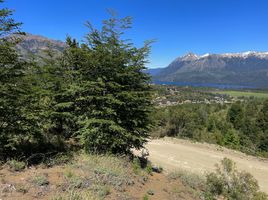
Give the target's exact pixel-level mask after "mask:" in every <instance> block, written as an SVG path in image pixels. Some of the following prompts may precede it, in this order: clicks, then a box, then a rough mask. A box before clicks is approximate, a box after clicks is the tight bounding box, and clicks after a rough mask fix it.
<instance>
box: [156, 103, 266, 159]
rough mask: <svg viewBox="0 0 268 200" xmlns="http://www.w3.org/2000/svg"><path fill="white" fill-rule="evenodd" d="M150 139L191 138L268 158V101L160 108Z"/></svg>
mask: <svg viewBox="0 0 268 200" xmlns="http://www.w3.org/2000/svg"><path fill="white" fill-rule="evenodd" d="M153 118H154V120H155V122H156V128H155V129H154V130H153V131H152V136H154V137H163V136H172V137H180V138H190V139H193V140H197V141H204V142H209V143H216V144H219V145H222V146H226V147H229V148H233V149H237V150H241V151H243V152H246V153H249V154H255V155H256V154H258V155H262V156H266V157H267V156H268V100H248V101H245V102H236V103H233V104H231V105H226V104H225V105H221V104H185V105H177V106H171V107H165V108H159V109H157V110H156V112H154V115H153Z"/></svg>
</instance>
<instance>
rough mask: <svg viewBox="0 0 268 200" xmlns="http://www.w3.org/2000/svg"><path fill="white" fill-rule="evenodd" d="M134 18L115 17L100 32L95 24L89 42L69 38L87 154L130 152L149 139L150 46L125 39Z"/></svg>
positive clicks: (79, 133) (67, 61)
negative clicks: (146, 64)
mask: <svg viewBox="0 0 268 200" xmlns="http://www.w3.org/2000/svg"><path fill="white" fill-rule="evenodd" d="M130 25H131V19H130V18H128V17H127V18H124V19H116V18H111V19H109V20H106V21H104V22H103V27H102V29H101V30H98V29H95V28H94V27H93V26H92V25H91V24H90V23H87V26H88V27H89V30H90V32H89V34H87V35H86V42H85V43H83V44H81V45H79V44H78V43H76V41H72V39H70V38H69V39H68V41H69V42H68V43H69V48H68V49H67V52H66V53H65V56H64V60H65V61H64V62H65V67H66V69H69V70H70V73H69V75H70V77H72V81H70V82H71V85H70V89H72V90H74V89H75V99H74V101H73V103H74V105H75V106H74V108H75V109H74V111H73V113H74V115H75V116H77V117H78V118H77V122H78V124H79V128H78V130H77V136H78V137H79V138H80V140H81V142H82V145H83V146H84V148H85V150H86V151H87V152H99V153H106V152H110V153H128V152H129V151H130V149H131V148H141V147H142V146H143V144H144V143H145V142H146V139H147V137H148V133H147V130H148V127H149V124H150V121H149V116H148V115H149V113H150V108H151V99H150V86H149V76H148V75H146V74H145V73H144V72H143V70H144V69H145V66H144V65H145V63H146V62H147V60H146V58H147V56H148V54H149V51H150V42H146V43H145V45H144V47H142V48H137V47H134V45H133V44H132V43H129V42H128V41H126V40H123V39H122V35H123V34H124V31H125V29H127V28H129V27H130Z"/></svg>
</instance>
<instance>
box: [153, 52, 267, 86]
mask: <svg viewBox="0 0 268 200" xmlns="http://www.w3.org/2000/svg"><path fill="white" fill-rule="evenodd" d="M148 73H150V74H151V75H152V78H153V81H157V82H185V83H195V84H204V83H206V84H228V85H238V86H239V85H240V86H249V87H261V88H264V87H265V88H266V87H268V52H254V51H249V52H243V53H225V54H205V55H201V56H198V55H196V54H193V53H188V54H186V55H184V56H181V57H178V58H176V59H175V60H174V61H173V62H171V63H170V64H169V65H168V66H167V67H166V68H156V69H150V70H148Z"/></svg>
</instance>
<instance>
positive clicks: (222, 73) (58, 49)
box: [17, 34, 268, 88]
mask: <svg viewBox="0 0 268 200" xmlns="http://www.w3.org/2000/svg"><path fill="white" fill-rule="evenodd" d="M22 39H23V40H22V42H21V43H20V44H18V45H17V50H18V52H19V54H20V55H21V56H22V57H23V58H25V59H29V57H30V56H31V55H35V56H36V57H37V58H38V57H46V55H47V53H46V50H48V49H51V50H52V51H53V55H54V56H55V57H56V56H58V55H60V54H61V53H62V52H63V50H64V48H65V47H66V44H65V43H64V42H62V41H60V40H53V39H48V38H46V37H43V36H39V35H32V34H26V35H25V36H23V38H22ZM37 60H38V59H37ZM146 72H147V73H149V74H151V76H152V80H153V81H154V82H173V83H176V82H180V83H183V82H185V83H193V84H225V85H226V84H228V85H238V86H239V85H241V86H249V87H260V88H268V52H254V51H249V52H243V53H225V54H204V55H201V56H199V55H196V54H194V53H188V54H186V55H184V56H181V57H178V58H176V59H175V60H174V61H172V62H171V63H170V64H169V65H168V66H167V67H165V68H155V69H147V70H146Z"/></svg>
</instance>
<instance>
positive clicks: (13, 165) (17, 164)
mask: <svg viewBox="0 0 268 200" xmlns="http://www.w3.org/2000/svg"><path fill="white" fill-rule="evenodd" d="M7 165H8V166H9V168H10V170H12V171H22V170H23V169H24V168H25V167H26V164H25V162H22V161H17V160H10V161H8V162H7Z"/></svg>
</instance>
